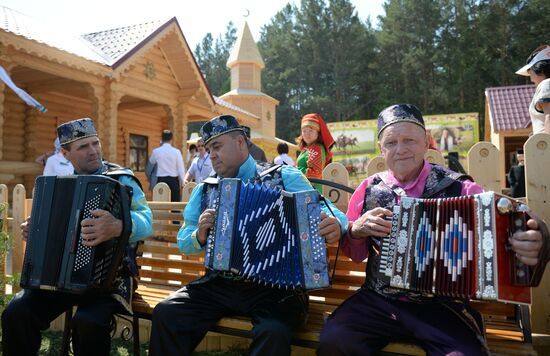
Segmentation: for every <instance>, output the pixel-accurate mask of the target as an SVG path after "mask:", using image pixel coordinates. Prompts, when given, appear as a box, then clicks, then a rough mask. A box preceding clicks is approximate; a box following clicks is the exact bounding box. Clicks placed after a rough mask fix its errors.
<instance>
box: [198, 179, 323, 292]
mask: <svg viewBox="0 0 550 356" xmlns="http://www.w3.org/2000/svg"><path fill="white" fill-rule="evenodd" d="M216 189H217V190H215V201H214V203H213V204H214V208H215V209H216V218H215V223H214V227H213V228H212V229H211V230H210V233H209V235H208V239H207V244H206V254H205V258H204V263H205V267H206V268H207V269H210V270H215V271H220V272H222V273H228V274H230V275H233V276H240V277H237V278H245V279H247V280H251V281H254V282H257V283H260V284H263V285H266V286H270V287H275V288H284V289H305V290H308V289H318V288H325V287H328V286H329V284H330V283H329V273H328V264H327V254H326V245H325V239H324V238H323V237H321V236H320V235H319V223H320V220H321V218H320V213H321V208H320V195H319V193H318V192H317V191H316V190H313V189H312V190H308V191H302V192H293V193H290V192H286V191H284V190H281V189H278V188H269V187H267V186H266V185H263V184H260V183H243V182H242V181H241V180H240V179H235V178H225V179H221V180H220V181H219V183H218V186H217V188H216Z"/></svg>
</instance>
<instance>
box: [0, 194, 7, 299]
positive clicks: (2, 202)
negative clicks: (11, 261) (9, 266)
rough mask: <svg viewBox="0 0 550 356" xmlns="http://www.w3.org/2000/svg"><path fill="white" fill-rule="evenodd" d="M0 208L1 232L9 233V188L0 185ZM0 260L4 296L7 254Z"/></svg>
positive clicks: (0, 290) (0, 277)
mask: <svg viewBox="0 0 550 356" xmlns="http://www.w3.org/2000/svg"><path fill="white" fill-rule="evenodd" d="M0 206H3V207H4V209H3V210H2V212H1V213H0V220H1V224H0V225H1V229H0V232H7V231H8V187H7V186H6V185H5V184H0ZM5 252H7V251H5ZM0 258H1V259H0V273H2V276H0V295H4V294H5V293H6V286H5V284H4V282H5V280H4V277H5V276H6V273H7V271H6V262H7V261H6V258H7V253H6V254H4V255H3V256H2V255H0Z"/></svg>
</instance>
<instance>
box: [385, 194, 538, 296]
mask: <svg viewBox="0 0 550 356" xmlns="http://www.w3.org/2000/svg"><path fill="white" fill-rule="evenodd" d="M525 210H526V206H525V205H523V204H521V203H518V202H516V201H514V200H513V199H511V198H508V197H505V196H502V195H499V194H497V193H494V192H487V193H481V194H476V195H473V196H464V197H456V198H442V199H415V198H408V197H403V198H401V202H400V204H396V205H395V206H394V210H393V218H392V227H391V233H390V236H389V237H387V238H384V239H383V240H382V242H381V246H380V248H381V251H380V254H381V256H380V266H379V272H380V275H381V276H382V279H383V280H384V281H385V282H386V284H387V285H388V286H389V287H390V288H398V289H404V290H408V291H411V292H412V293H413V294H414V293H416V294H420V295H424V296H433V295H435V296H443V297H450V298H456V299H470V298H471V299H482V300H495V301H503V302H514V303H530V301H531V294H530V288H529V285H530V280H531V276H530V269H529V267H528V266H527V265H525V264H523V263H521V262H520V261H519V260H518V259H516V256H515V253H514V252H513V251H511V249H510V246H509V242H508V239H509V238H510V237H511V236H512V234H513V233H514V232H516V231H524V230H525V229H526V227H525V225H526V220H527V213H526V212H525Z"/></svg>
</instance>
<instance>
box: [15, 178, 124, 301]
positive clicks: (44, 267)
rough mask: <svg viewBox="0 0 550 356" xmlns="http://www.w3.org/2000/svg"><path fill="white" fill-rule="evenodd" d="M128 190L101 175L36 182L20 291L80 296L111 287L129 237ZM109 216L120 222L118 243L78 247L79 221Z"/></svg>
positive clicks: (47, 179)
mask: <svg viewBox="0 0 550 356" xmlns="http://www.w3.org/2000/svg"><path fill="white" fill-rule="evenodd" d="M131 194H132V193H131V188H129V187H126V186H124V185H122V184H120V183H119V182H118V181H117V180H115V179H112V178H109V177H106V176H101V175H83V176H65V177H55V176H40V177H38V178H37V179H36V182H35V188H34V194H33V202H32V213H31V222H30V227H29V236H28V239H27V247H26V250H25V258H24V262H23V271H22V274H21V283H20V284H21V287H23V288H31V289H46V290H58V291H64V292H69V293H75V294H79V293H84V292H86V291H91V290H98V291H99V290H101V291H106V290H109V289H110V288H111V287H112V284H113V281H114V279H115V277H116V274H117V271H118V268H119V266H120V263H121V261H122V258H123V256H124V253H125V251H126V245H127V243H128V238H129V236H130V233H131V227H132V223H131V218H130V200H131ZM95 209H103V210H107V211H109V212H110V213H111V214H112V215H113V216H114V217H116V218H117V219H121V220H122V222H123V231H122V234H121V236H119V237H118V238H114V239H111V240H109V241H104V242H102V243H101V244H99V245H97V246H94V247H89V246H85V245H83V244H82V237H81V234H80V229H81V225H80V223H81V221H82V220H83V219H86V218H90V217H92V215H91V211H93V210H95Z"/></svg>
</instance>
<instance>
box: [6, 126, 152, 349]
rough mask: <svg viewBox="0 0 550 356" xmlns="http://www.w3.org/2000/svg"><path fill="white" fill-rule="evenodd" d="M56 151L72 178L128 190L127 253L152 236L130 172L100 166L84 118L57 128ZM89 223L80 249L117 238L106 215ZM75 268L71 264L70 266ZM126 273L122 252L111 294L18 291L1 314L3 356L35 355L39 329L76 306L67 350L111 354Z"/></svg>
mask: <svg viewBox="0 0 550 356" xmlns="http://www.w3.org/2000/svg"><path fill="white" fill-rule="evenodd" d="M57 133H58V137H59V140H60V143H61V147H62V148H61V151H62V152H63V154H64V156H65V157H67V159H68V160H70V161H71V163H72V165H73V167H74V172H75V174H78V175H91V174H93V175H105V176H108V177H110V178H113V179H116V180H118V181H119V182H120V183H121V184H124V185H126V186H128V187H130V188H131V189H132V201H131V205H130V216H131V218H132V223H131V224H132V226H131V228H132V233H131V235H130V240H129V243H128V249H127V252H128V251H129V250H133V246H134V245H135V243H137V242H138V241H140V240H142V239H144V238H146V237H148V236H151V234H152V233H153V227H152V213H151V209H150V208H149V206H148V204H147V201H146V200H145V194H144V193H143V190H142V189H141V184H140V183H139V180H138V179H137V178H136V177H135V176H134V174H133V172H132V171H131V170H130V169H127V168H124V167H121V166H119V165H117V164H114V163H110V162H107V161H103V158H102V152H101V142H100V140H99V137H98V136H97V132H96V129H95V127H94V124H93V121H92V119H90V118H83V119H77V120H73V121H69V122H66V123H64V124H61V125H59V126H58V128H57ZM91 214H92V216H93V217H92V218H87V219H83V220H82V221H81V222H80V225H81V226H82V228H81V235H82V239H83V242H82V244H83V245H84V246H86V247H88V248H91V247H93V246H97V245H99V244H100V243H102V242H103V241H108V240H111V239H114V238H117V237H119V236H120V235H121V234H122V229H123V222H122V220H120V219H117V218H115V217H114V216H113V215H112V214H111V213H110V212H109V211H106V210H101V209H96V210H92V211H91ZM31 219H32V216H30V217H28V218H27V220H26V221H25V222H24V223H23V224H21V235H22V238H23V240H27V239H28V238H30V236H29V228H30V222H31ZM35 236H36V235H33V237H35ZM75 266H76V265H75ZM132 271H137V265H136V262H135V259H134V258H132V257H131V254H130V253H126V256H125V257H124V259H123V261H122V264H121V266H120V268H119V269H118V276H117V278H116V283H115V285H114V286H113V289H112V290H109V291H102V292H98V291H93V292H89V293H84V294H72V293H65V292H60V291H51V290H42V289H23V290H22V291H21V292H19V293H17V295H16V296H15V297H14V298H13V299H12V300H11V302H10V303H9V304H8V306H7V307H6V309H5V310H4V312H3V313H2V352H3V355H4V356H12V355H13V356H21V355H29V356H33V355H38V352H39V350H40V344H41V338H42V336H41V330H46V329H47V328H48V327H49V325H50V323H51V322H52V321H53V320H54V319H55V318H57V317H58V316H59V315H61V314H62V313H63V312H65V311H66V310H68V309H69V308H72V307H73V306H77V310H76V313H75V314H74V317H73V319H72V321H71V328H72V330H71V331H72V346H73V351H74V354H75V355H94V356H96V355H101V356H108V355H109V354H110V351H111V320H112V318H113V315H114V314H116V313H128V312H130V313H131V305H132V302H131V300H132V296H133V292H134V289H133V277H134V276H135V275H134V273H133V272H132Z"/></svg>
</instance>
